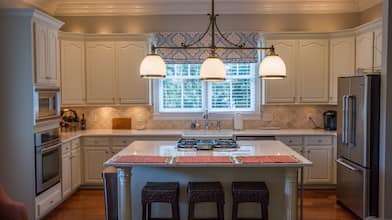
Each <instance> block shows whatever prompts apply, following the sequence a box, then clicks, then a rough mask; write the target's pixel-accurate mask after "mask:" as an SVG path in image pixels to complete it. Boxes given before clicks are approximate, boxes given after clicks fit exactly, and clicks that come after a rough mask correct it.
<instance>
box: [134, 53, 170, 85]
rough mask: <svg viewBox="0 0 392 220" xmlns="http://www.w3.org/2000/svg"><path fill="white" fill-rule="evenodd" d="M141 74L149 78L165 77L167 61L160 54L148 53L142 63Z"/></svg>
mask: <svg viewBox="0 0 392 220" xmlns="http://www.w3.org/2000/svg"><path fill="white" fill-rule="evenodd" d="M140 76H141V77H142V78H149V79H157V78H165V77H166V63H165V61H163V59H162V58H161V57H160V56H159V55H158V54H149V55H147V56H146V57H145V58H144V59H143V61H142V63H141V64H140Z"/></svg>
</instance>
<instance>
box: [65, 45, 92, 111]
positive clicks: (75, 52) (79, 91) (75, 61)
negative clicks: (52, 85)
mask: <svg viewBox="0 0 392 220" xmlns="http://www.w3.org/2000/svg"><path fill="white" fill-rule="evenodd" d="M85 93H86V91H85V70H84V42H83V41H68V40H62V41H61V97H62V99H61V101H62V104H63V105H81V104H84V102H85Z"/></svg>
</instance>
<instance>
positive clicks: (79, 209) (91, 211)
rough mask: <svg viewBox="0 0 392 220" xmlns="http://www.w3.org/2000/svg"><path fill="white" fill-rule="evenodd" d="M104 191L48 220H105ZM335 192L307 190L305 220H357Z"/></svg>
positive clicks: (80, 197)
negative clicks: (337, 202) (345, 208)
mask: <svg viewBox="0 0 392 220" xmlns="http://www.w3.org/2000/svg"><path fill="white" fill-rule="evenodd" d="M103 196H104V195H103V190H80V191H79V192H77V193H75V194H74V195H73V196H72V197H70V198H69V199H68V200H66V201H65V202H64V203H63V204H61V205H60V206H59V207H58V208H57V209H55V210H54V211H53V212H52V213H50V214H49V215H48V216H47V217H46V218H45V219H46V220H103V219H105V206H104V202H103V201H104V199H103ZM335 200H336V196H335V190H306V191H305V200H304V220H356V219H357V218H355V217H354V216H353V215H352V214H351V213H350V212H348V211H346V210H344V209H343V208H342V207H340V206H339V205H337V204H336V202H335Z"/></svg>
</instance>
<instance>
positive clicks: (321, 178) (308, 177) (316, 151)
mask: <svg viewBox="0 0 392 220" xmlns="http://www.w3.org/2000/svg"><path fill="white" fill-rule="evenodd" d="M332 149H333V147H332V146H306V147H305V156H306V158H308V159H309V160H310V161H312V162H313V166H312V167H309V168H306V169H305V171H304V173H305V183H306V184H332V183H333V177H332V169H333V163H332V159H333V155H332Z"/></svg>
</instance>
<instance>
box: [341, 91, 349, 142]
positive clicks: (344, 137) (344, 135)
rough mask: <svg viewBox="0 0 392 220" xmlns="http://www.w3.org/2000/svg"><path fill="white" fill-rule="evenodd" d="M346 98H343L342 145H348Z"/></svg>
mask: <svg viewBox="0 0 392 220" xmlns="http://www.w3.org/2000/svg"><path fill="white" fill-rule="evenodd" d="M347 108H348V96H347V95H344V96H343V111H342V113H343V114H342V116H343V117H342V144H348V109H347Z"/></svg>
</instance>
